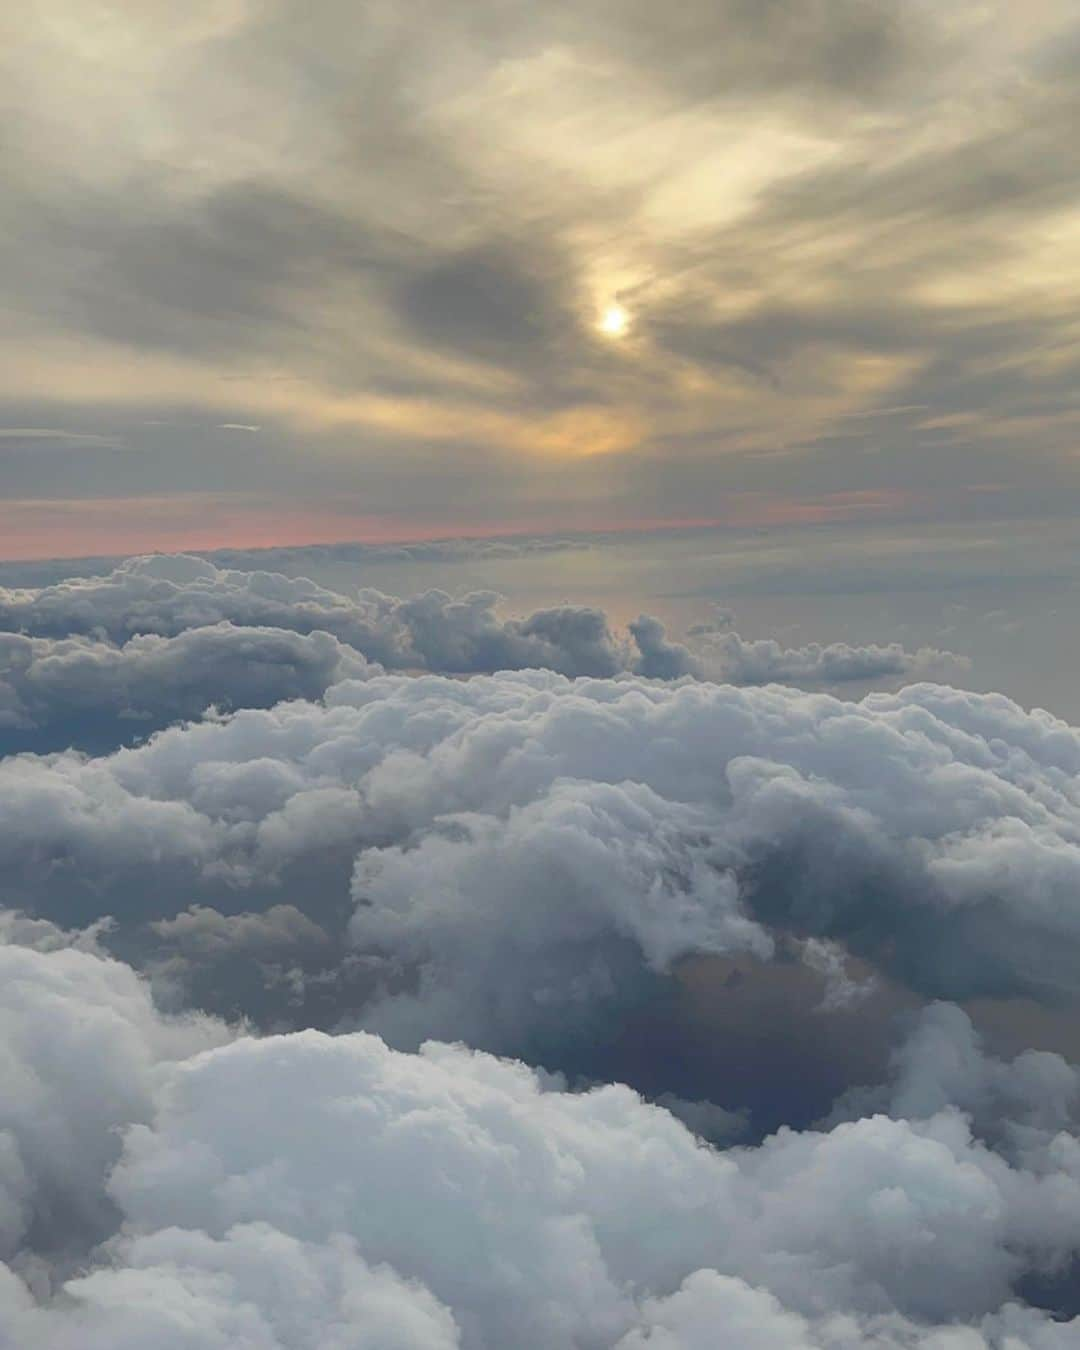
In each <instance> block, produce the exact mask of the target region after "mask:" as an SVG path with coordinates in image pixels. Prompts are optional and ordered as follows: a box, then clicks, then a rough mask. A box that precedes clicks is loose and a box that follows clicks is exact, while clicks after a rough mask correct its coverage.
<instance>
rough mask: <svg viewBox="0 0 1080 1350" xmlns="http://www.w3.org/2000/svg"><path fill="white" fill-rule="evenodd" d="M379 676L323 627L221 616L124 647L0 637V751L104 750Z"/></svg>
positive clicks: (135, 640)
mask: <svg viewBox="0 0 1080 1350" xmlns="http://www.w3.org/2000/svg"><path fill="white" fill-rule="evenodd" d="M373 673H374V674H378V673H379V667H378V666H371V665H369V664H368V662H366V661H365V660H364V658H363V657H362V656H360V655H359V654H358V653H357V652H355V651H354V650H353V649H352V648H351V647H348V646H345V645H344V644H342V643H340V642H338V641H337V639H336V638H333V637H331V636H330V635H329V634H328V633H322V632H313V633H309V634H298V633H295V632H289V631H286V630H282V629H273V628H255V627H246V628H238V627H235V626H234V625H232V624H230V623H227V622H223V623H217V624H212V625H208V626H206V627H200V628H192V629H188V630H186V631H184V632H180V633H178V634H177V635H176V636H174V637H159V636H157V635H155V634H145V635H141V636H138V637H132V638H129V639H128V641H127V642H126V643H124V645H123V646H119V647H118V646H114V645H113V644H111V643H109V642H103V641H94V640H93V639H90V638H83V637H71V638H33V637H24V636H22V635H21V634H14V633H12V634H6V633H5V634H0V752H6V753H11V752H12V751H15V750H28V749H29V750H35V751H38V752H41V751H47V750H62V749H67V748H68V747H71V746H75V747H81V748H85V749H94V750H107V749H112V748H114V747H115V746H117V745H120V744H123V743H124V742H125V741H128V740H133V739H136V738H138V737H144V736H146V735H148V734H149V733H151V732H153V731H156V730H158V729H159V728H161V727H163V726H168V725H169V724H170V723H172V722H177V721H181V720H183V719H186V718H192V717H199V716H201V715H202V714H203V713H204V712H206V710H207V709H208V708H210V707H211V706H213V707H216V708H219V709H221V710H226V709H230V708H241V707H245V708H251V707H269V706H271V705H272V704H274V703H278V702H280V701H282V700H283V699H288V698H309V699H310V698H318V697H319V696H320V695H321V694H323V693H324V692H325V691H326V689H327V688H328V687H329V686H330V685H332V684H334V683H336V682H337V681H339V680H342V679H365V678H367V677H368V675H370V674H373Z"/></svg>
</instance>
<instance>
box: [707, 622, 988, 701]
mask: <svg viewBox="0 0 1080 1350" xmlns="http://www.w3.org/2000/svg"><path fill="white" fill-rule="evenodd" d="M970 664H971V663H970V662H969V661H967V660H966V659H965V658H963V657H959V656H956V655H955V654H954V653H952V652H946V651H939V650H938V649H937V648H934V647H920V648H919V649H918V651H914V652H910V651H907V650H906V649H905V648H904V647H902V646H901V645H900V644H899V643H898V642H890V643H888V644H887V645H884V646H879V645H877V644H875V643H871V644H869V645H868V646H864V647H853V646H849V645H848V643H846V642H832V643H828V644H827V645H825V646H822V645H821V644H820V643H817V642H811V643H808V644H807V645H806V646H805V647H794V648H785V647H781V646H780V644H779V643H778V642H775V641H773V640H772V639H771V638H767V639H760V640H757V641H750V640H748V639H746V638H742V637H740V636H739V634H738V633H731V632H726V633H720V634H717V635H712V634H710V635H709V636H708V639H707V645H706V648H705V656H704V658H703V660H702V661H701V663H700V665H699V669H704V670H707V671H708V672H709V674H710V675H711V676H712V677H713V678H714V679H723V680H730V681H731V683H732V684H774V683H775V684H794V685H799V686H802V687H811V688H813V687H828V686H830V685H833V686H835V685H841V684H847V683H849V682H851V683H854V682H867V683H869V682H873V681H877V680H883V679H902V680H932V679H942V678H945V677H948V676H952V677H953V678H955V677H957V676H958V675H960V674H962V673H963V672H964V671H966V670H968V669H970Z"/></svg>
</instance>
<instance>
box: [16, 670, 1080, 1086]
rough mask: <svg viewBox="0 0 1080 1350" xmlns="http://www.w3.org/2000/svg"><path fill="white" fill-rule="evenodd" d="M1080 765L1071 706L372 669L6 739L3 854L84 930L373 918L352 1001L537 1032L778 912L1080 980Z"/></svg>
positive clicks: (501, 1038)
mask: <svg viewBox="0 0 1080 1350" xmlns="http://www.w3.org/2000/svg"><path fill="white" fill-rule="evenodd" d="M1078 770H1080V737H1078V736H1077V733H1076V732H1075V731H1073V730H1072V729H1070V728H1068V727H1066V726H1065V725H1064V724H1062V723H1059V722H1056V721H1055V720H1054V719H1052V718H1050V717H1048V716H1047V715H1045V714H1039V713H1035V714H1027V713H1024V712H1022V711H1021V710H1020V709H1019V708H1017V707H1016V706H1015V705H1013V704H1011V703H1009V702H1008V701H1007V700H1005V699H1003V698H1000V697H996V696H978V695H969V694H962V693H959V692H957V691H953V690H948V689H942V688H936V687H933V686H925V685H924V686H917V687H912V688H909V689H908V690H906V691H904V692H903V693H902V694H899V695H873V696H871V697H869V698H867V699H865V700H864V701H863V702H861V703H859V704H852V703H843V702H839V701H837V700H835V699H832V698H829V697H826V696H822V695H807V694H798V693H795V692H793V691H789V690H781V689H777V688H770V689H746V690H737V689H734V688H730V687H718V686H713V685H709V684H695V683H689V684H681V685H676V686H671V685H662V684H656V683H649V682H645V681H635V680H631V679H628V678H624V679H621V680H615V681H579V682H576V683H574V682H569V681H566V680H564V679H562V678H560V677H558V676H556V675H553V674H549V673H542V672H532V673H521V674H514V675H511V674H504V675H501V676H498V677H491V678H474V679H472V680H469V681H459V680H450V679H440V678H435V677H424V678H408V677H402V676H382V677H376V678H374V679H368V680H365V681H362V682H356V681H351V682H345V683H342V684H339V685H336V686H334V687H333V688H332V689H331V691H330V692H329V694H328V696H327V698H326V701H325V704H310V703H304V702H292V703H288V704H284V705H280V706H278V707H276V708H273V709H270V710H266V711H243V712H240V713H237V714H235V715H233V716H230V717H226V718H221V719H218V720H214V721H209V722H203V723H200V724H196V725H190V726H186V727H180V728H173V729H171V730H169V731H166V732H164V733H161V734H160V735H158V736H157V737H155V738H154V739H153V740H151V741H150V742H149V743H148V744H146V745H144V746H140V747H137V748H135V749H131V750H124V751H120V752H118V753H116V754H114V755H112V756H108V757H105V758H100V759H86V758H84V757H81V756H77V755H73V754H66V755H62V756H55V757H50V758H35V757H31V756H22V757H17V758H13V759H8V760H5V761H2V762H0V823H2V825H3V830H2V833H0V864H2V866H3V873H4V877H5V885H6V891H7V895H8V896H9V897H10V900H11V901H13V902H14V903H17V904H18V905H20V906H21V907H22V908H24V909H27V910H28V911H30V912H32V913H34V914H36V915H38V916H39V917H44V918H52V919H54V920H57V921H60V922H63V923H64V924H66V925H70V924H72V923H77V924H79V925H84V924H86V923H89V922H92V921H93V920H95V919H96V918H98V917H99V916H100V915H101V914H102V913H112V914H114V915H115V916H116V918H117V919H118V921H119V922H120V924H121V926H122V928H123V927H125V926H126V927H127V928H128V929H130V927H131V925H132V924H133V923H138V922H140V921H142V920H159V919H171V918H173V917H174V916H175V915H176V914H178V913H179V912H181V911H183V910H185V909H186V908H187V907H188V906H189V905H191V904H197V905H202V906H203V907H205V908H207V909H213V910H216V911H217V912H218V913H220V914H223V915H229V914H232V915H235V914H237V913H238V912H256V913H257V912H259V911H262V910H265V909H267V908H269V907H271V906H274V905H292V906H293V907H294V908H298V909H299V910H300V911H301V912H302V913H303V914H305V915H306V916H307V918H309V919H310V920H311V921H312V922H313V923H314V924H316V925H317V926H318V927H319V928H321V929H322V930H323V931H325V932H329V933H330V934H331V935H340V934H341V933H342V932H343V931H344V928H345V925H346V923H347V921H348V920H349V917H350V911H352V910H353V909H354V908H355V914H354V915H353V917H352V924H351V933H352V939H353V942H354V944H355V950H356V952H357V954H358V955H361V956H363V957H364V958H365V959H367V958H369V957H370V958H371V959H372V961H374V963H375V964H374V965H370V966H368V967H366V970H367V975H366V976H365V979H367V981H368V984H369V985H370V984H371V982H372V981H373V980H375V981H377V979H378V977H379V970H380V969H381V970H382V984H383V990H384V993H383V996H382V997H381V998H379V999H378V1000H377V1006H376V1003H372V1001H371V999H370V998H368V997H367V996H365V995H363V994H362V993H360V992H358V991H357V990H356V988H355V987H353V988H352V993H351V994H350V999H349V1002H348V1004H347V1005H346V1006H343V1007H342V1008H341V1009H340V1011H341V1012H348V1013H350V1014H351V1015H352V1016H353V1017H354V1018H355V1017H357V1016H359V1017H360V1018H361V1020H362V1022H363V1023H364V1024H365V1025H379V1026H380V1027H381V1028H383V1029H384V1030H387V1031H388V1032H389V1033H390V1034H392V1035H394V1036H395V1038H396V1037H397V1036H398V1035H400V1036H401V1038H402V1042H403V1043H406V1042H407V1043H415V1041H416V1040H417V1039H420V1038H422V1037H423V1036H424V1035H468V1036H476V1037H477V1038H478V1043H480V1044H482V1045H484V1046H488V1047H490V1048H494V1049H498V1050H500V1051H504V1052H513V1053H520V1052H522V1051H523V1049H524V1048H525V1046H526V1044H527V1040H528V1035H531V1034H532V1032H534V1031H535V1032H536V1033H537V1035H539V1036H540V1037H541V1038H543V1037H545V1036H546V1037H548V1038H549V1039H550V1038H551V1037H554V1038H555V1039H556V1040H558V1039H559V1038H560V1037H561V1036H562V1035H563V1032H564V1030H568V1028H569V1026H570V1024H571V1023H572V1022H573V1021H574V1019H575V1018H579V1017H580V1016H583V1015H584V1014H585V1011H586V1010H591V1013H592V1014H593V1015H595V1016H597V1017H598V1018H599V1017H602V1016H605V1015H609V1016H610V1015H614V1016H618V1015H619V1010H620V1008H623V1007H624V1006H625V1004H626V1000H627V999H629V1000H630V1001H631V1002H633V1001H634V1000H635V999H637V998H638V997H639V996H640V994H641V992H642V991H643V990H645V991H646V992H647V988H646V987H647V986H648V985H649V983H650V982H652V981H654V980H655V979H656V978H662V977H663V975H664V973H665V972H667V971H670V970H671V969H672V967H673V966H674V965H676V964H677V963H678V962H679V961H680V959H682V958H683V957H686V956H688V955H692V954H733V953H737V952H741V951H749V952H753V953H756V954H757V955H759V956H763V957H764V956H767V955H768V952H769V950H770V945H771V942H772V941H773V939H774V938H775V936H776V934H778V933H779V934H789V935H792V936H794V937H798V938H807V937H809V938H816V939H826V940H829V941H831V942H834V943H840V944H843V945H844V946H846V947H847V948H848V949H849V950H851V951H854V952H855V953H856V954H857V955H859V956H861V957H863V958H865V959H867V960H869V961H870V962H872V963H877V964H879V965H881V966H883V967H884V968H885V969H886V970H887V971H888V972H889V973H890V974H891V975H892V976H893V977H894V978H896V979H899V980H901V981H903V982H906V983H908V984H909V985H911V986H912V987H913V988H916V989H918V990H921V991H924V992H928V993H931V994H935V995H946V996H950V997H966V996H969V995H974V994H988V995H995V994H1002V993H1014V992H1024V993H1027V994H1028V995H1030V996H1033V997H1038V998H1046V999H1050V998H1054V999H1059V998H1061V997H1063V996H1064V997H1071V996H1072V995H1073V994H1075V983H1076V982H1075V969H1076V955H1077V948H1078V945H1080V910H1078V907H1077V904H1076V899H1075V897H1076V894H1077V880H1078V877H1080V851H1078V849H1080V792H1078V790H1077V787H1076V783H1077V772H1078ZM350 873H352V874H353V879H352V883H351V899H350V880H349V878H350ZM236 931H237V933H239V932H240V931H242V930H241V929H237V930H236ZM251 935H252V936H254V930H251ZM159 936H161V933H159ZM179 936H180V933H179V930H176V931H175V933H173V934H172V937H173V938H176V939H178V938H179ZM238 945H239V944H238V943H235V942H234V943H233V948H234V950H235V949H236V948H237V946H238ZM380 963H381V966H380ZM309 968H310V963H309ZM320 969H321V967H320ZM823 974H826V975H827V972H823ZM282 987H284V986H282ZM358 1000H359V1003H358ZM496 1008H497V1009H498V1010H499V1013H498V1016H497V1017H492V1016H491V1012H492V1010H493V1009H496ZM229 1010H230V1011H232V1010H234V1008H233V1005H229ZM406 1028H408V1031H407V1033H406ZM519 1036H520V1037H521V1038H523V1039H519ZM704 1095H708V1094H707V1093H706V1094H704ZM722 1104H724V1105H739V1103H731V1102H724V1103H722Z"/></svg>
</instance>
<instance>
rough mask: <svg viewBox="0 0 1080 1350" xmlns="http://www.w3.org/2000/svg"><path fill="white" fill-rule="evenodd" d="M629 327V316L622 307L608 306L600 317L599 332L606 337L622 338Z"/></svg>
mask: <svg viewBox="0 0 1080 1350" xmlns="http://www.w3.org/2000/svg"><path fill="white" fill-rule="evenodd" d="M629 327H630V315H629V314H627V312H626V310H625V309H623V307H622V305H608V307H607V309H605V310H604V312H603V314H602V315H601V317H600V331H601V333H604V334H606V335H607V336H608V337H613V338H619V337H622V336H623V335H624V333H626V331H627V329H628V328H629Z"/></svg>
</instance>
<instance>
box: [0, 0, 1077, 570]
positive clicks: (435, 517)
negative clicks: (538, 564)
mask: <svg viewBox="0 0 1080 1350" xmlns="http://www.w3.org/2000/svg"><path fill="white" fill-rule="evenodd" d="M2 22H3V23H4V25H5V27H6V32H5V34H4V42H3V56H2V58H0V59H2V61H3V66H4V69H3V81H2V89H3V92H2V94H0V99H2V100H3V116H4V122H5V137H4V144H3V149H2V155H3V166H2V167H3V176H4V183H5V192H4V202H3V205H2V207H0V231H2V237H3V240H4V244H5V248H4V250H3V252H4V258H5V262H4V268H5V276H4V293H5V305H4V313H3V316H2V319H0V357H2V359H0V371H2V374H0V497H2V505H0V529H2V532H3V541H4V543H3V550H2V551H3V553H4V554H5V555H6V556H8V557H22V558H33V557H47V556H61V555H66V556H75V555H85V554H102V553H123V552H128V553H132V552H139V551H147V550H151V549H166V550H168V549H177V548H189V549H190V548H210V547H222V546H234V547H238V546H239V547H254V546H259V545H263V546H269V545H285V544H299V543H308V542H315V541H322V542H333V541H338V540H350V539H367V540H379V539H409V538H430V537H437V536H460V535H499V534H506V533H510V532H534V533H535V532H546V531H558V530H567V529H572V530H579V531H580V530H590V529H604V530H607V529H642V528H650V527H656V526H660V525H679V524H687V523H697V524H701V523H704V522H721V523H723V524H725V525H729V526H734V527H744V528H753V527H762V526H784V525H799V524H807V523H818V524H820V525H822V526H823V527H831V526H834V525H838V524H846V523H851V522H857V523H860V524H863V525H866V526H868V527H872V526H873V525H875V524H876V523H895V522H898V521H901V522H929V521H932V522H939V523H940V522H957V523H961V522H971V521H988V520H993V521H999V522H1001V528H1002V529H1007V530H1010V531H1018V532H1024V531H1027V532H1028V533H1033V532H1037V531H1038V530H1039V529H1040V528H1041V527H1042V524H1043V523H1044V522H1046V521H1048V520H1050V519H1054V520H1060V519H1062V518H1063V517H1064V518H1069V517H1071V515H1072V514H1073V513H1074V512H1075V508H1076V493H1077V476H1076V470H1075V467H1074V460H1075V454H1074V443H1075V429H1076V426H1077V420H1078V409H1077V406H1076V400H1075V393H1074V387H1075V351H1076V345H1075V344H1076V331H1075V329H1076V319H1075V312H1076V294H1077V288H1078V285H1080V243H1078V240H1080V224H1078V222H1080V215H1078V213H1077V206H1076V200H1077V185H1078V181H1080V179H1078V168H1080V166H1078V165H1077V162H1076V150H1075V145H1076V139H1075V136H1073V134H1072V130H1071V129H1072V127H1073V126H1074V125H1075V121H1076V116H1077V93H1076V87H1077V81H1076V72H1077V61H1078V60H1080V22H1078V20H1077V14H1076V9H1075V6H1073V5H1071V4H1069V3H1067V0H1064V2H1057V0H1033V3H1031V4H1029V5H1025V6H1024V7H1023V10H1022V12H1021V11H1019V10H1017V9H1015V7H1011V6H1006V5H1002V4H993V3H991V4H985V3H981V2H980V3H967V2H966V0H950V3H948V4H944V5H942V4H937V3H923V0H911V3H906V4H903V5H897V4H891V3H883V2H882V0H836V2H834V3H827V2H826V0H807V3H799V4H788V3H783V2H782V0H767V2H766V3H748V2H746V0H722V2H721V3H715V2H714V0H708V3H705V0H702V3H697V0H688V3H686V4H682V5H680V6H678V8H677V10H676V11H675V12H669V11H667V10H664V9H658V8H657V7H656V6H655V5H653V4H651V3H647V2H646V0H641V2H640V3H638V0H618V2H616V0H610V3H609V2H608V0H590V3H588V4H584V5H582V4H577V3H575V4H569V3H566V4H564V3H561V0H555V2H554V3H551V4H544V5H533V4H527V3H524V2H523V0H470V3H469V4H465V5H454V6H448V5H440V4H433V3H420V4H417V5H410V6H401V5H397V4H393V3H382V2H381V0H376V2H375V3H371V4H365V5H362V6H359V5H353V4H348V3H336V2H335V0H314V3H311V4H305V5H297V4H294V3H291V0H192V3H191V4H189V5H185V7H184V12H183V15H182V16H178V15H177V14H176V12H175V7H174V6H171V5H166V4H164V3H156V0H147V2H146V3H143V4H140V5H137V6H132V5H121V4H110V3H95V4H93V5H91V6H89V7H88V6H87V5H86V4H85V3H79V4H74V3H70V2H69V0H43V2H42V3H41V4H37V5H34V6H32V7H31V10H30V12H26V13H23V12H19V13H15V12H14V11H13V12H12V13H11V14H10V15H8V16H6V17H5V19H4V20H3V21H2Z"/></svg>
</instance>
